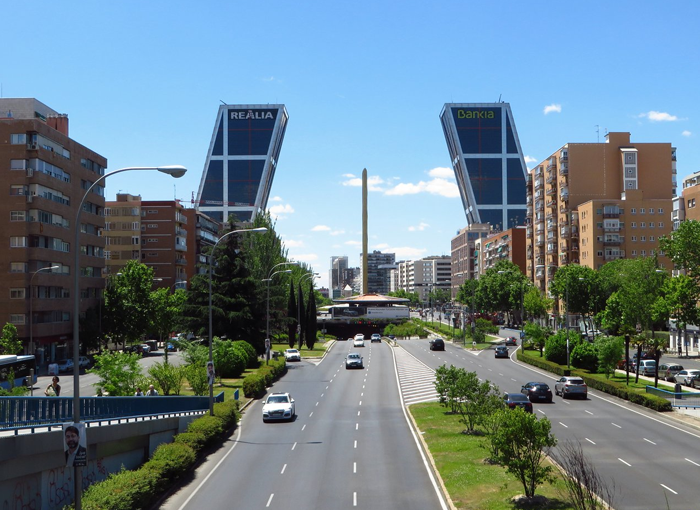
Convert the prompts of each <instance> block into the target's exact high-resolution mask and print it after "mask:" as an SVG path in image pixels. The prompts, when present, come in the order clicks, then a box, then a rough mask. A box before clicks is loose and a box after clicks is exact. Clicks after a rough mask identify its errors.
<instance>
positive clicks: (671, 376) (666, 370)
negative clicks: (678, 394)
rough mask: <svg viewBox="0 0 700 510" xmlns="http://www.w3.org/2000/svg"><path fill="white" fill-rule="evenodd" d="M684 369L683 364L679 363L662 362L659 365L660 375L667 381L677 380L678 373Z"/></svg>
mask: <svg viewBox="0 0 700 510" xmlns="http://www.w3.org/2000/svg"><path fill="white" fill-rule="evenodd" d="M681 370H683V365H679V364H678V363H661V365H659V377H663V379H664V380H665V381H669V382H676V374H677V373H678V372H680V371H681Z"/></svg>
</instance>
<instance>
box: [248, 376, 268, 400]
mask: <svg viewBox="0 0 700 510" xmlns="http://www.w3.org/2000/svg"><path fill="white" fill-rule="evenodd" d="M264 394H265V379H264V378H263V376H262V375H260V374H250V375H247V376H246V377H245V378H244V379H243V395H245V396H246V397H248V398H258V397H260V396H262V395H264Z"/></svg>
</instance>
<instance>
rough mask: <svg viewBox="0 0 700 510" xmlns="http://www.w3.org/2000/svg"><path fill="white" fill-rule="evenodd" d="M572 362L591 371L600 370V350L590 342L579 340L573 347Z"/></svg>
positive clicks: (577, 366)
mask: <svg viewBox="0 0 700 510" xmlns="http://www.w3.org/2000/svg"><path fill="white" fill-rule="evenodd" d="M571 364H572V365H573V366H575V367H576V368H583V369H584V370H588V371H589V372H597V371H598V350H597V348H596V346H595V345H593V344H591V343H590V342H579V343H578V344H577V345H576V346H575V347H574V348H573V349H571Z"/></svg>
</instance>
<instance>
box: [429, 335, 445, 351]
mask: <svg viewBox="0 0 700 510" xmlns="http://www.w3.org/2000/svg"><path fill="white" fill-rule="evenodd" d="M428 343H429V344H430V350H431V351H444V350H445V341H444V340H443V339H442V338H431V339H430V341H429V342H428Z"/></svg>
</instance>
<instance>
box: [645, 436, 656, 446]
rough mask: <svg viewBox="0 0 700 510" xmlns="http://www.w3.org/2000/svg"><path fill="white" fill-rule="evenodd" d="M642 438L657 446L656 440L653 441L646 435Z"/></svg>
mask: <svg viewBox="0 0 700 510" xmlns="http://www.w3.org/2000/svg"><path fill="white" fill-rule="evenodd" d="M642 439H644V440H645V441H646V442H647V443H651V444H653V445H654V446H656V443H655V442H654V441H652V440H651V439H647V438H646V437H643V438H642Z"/></svg>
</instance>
